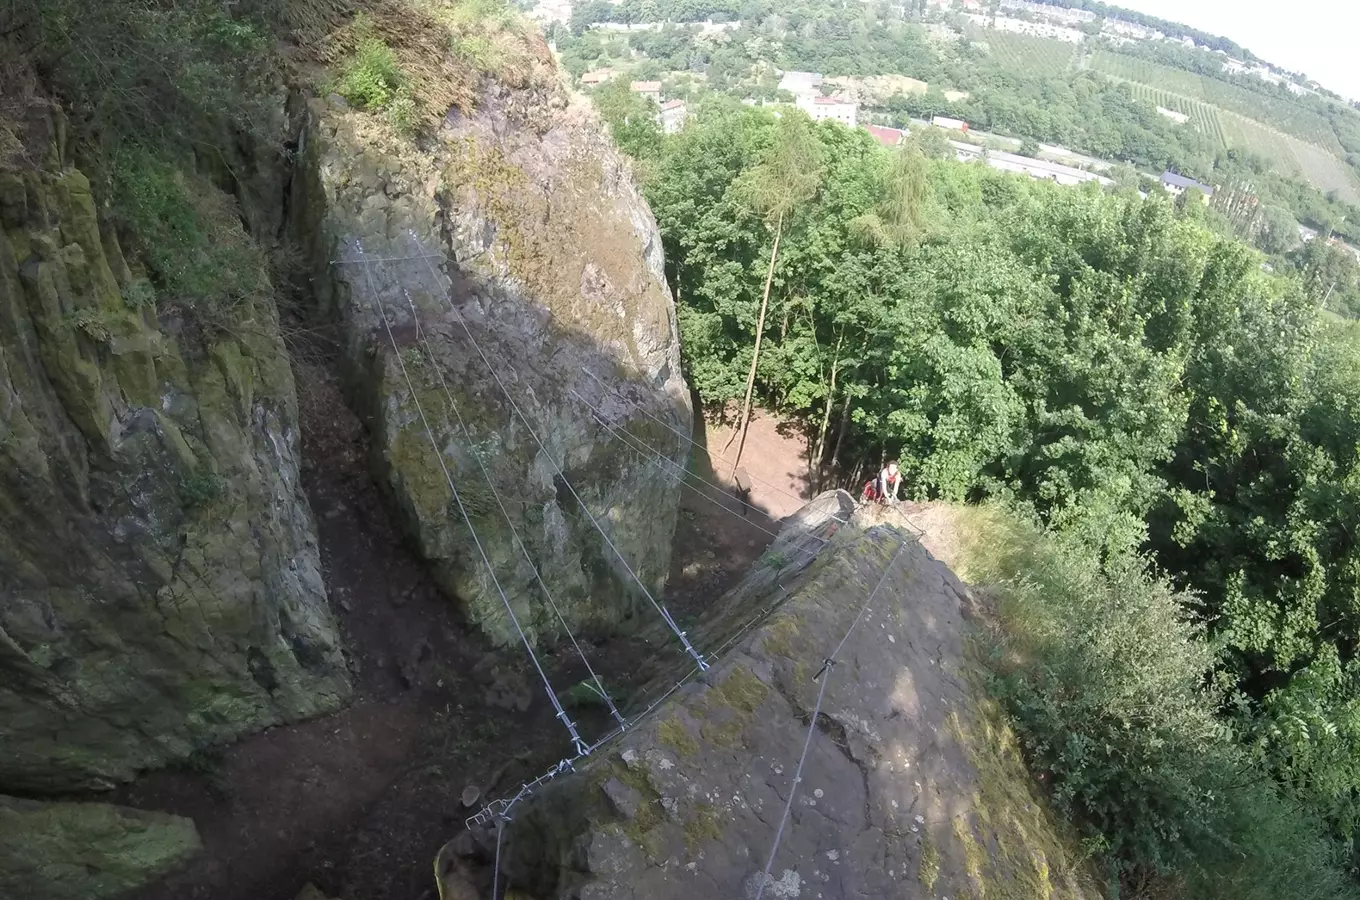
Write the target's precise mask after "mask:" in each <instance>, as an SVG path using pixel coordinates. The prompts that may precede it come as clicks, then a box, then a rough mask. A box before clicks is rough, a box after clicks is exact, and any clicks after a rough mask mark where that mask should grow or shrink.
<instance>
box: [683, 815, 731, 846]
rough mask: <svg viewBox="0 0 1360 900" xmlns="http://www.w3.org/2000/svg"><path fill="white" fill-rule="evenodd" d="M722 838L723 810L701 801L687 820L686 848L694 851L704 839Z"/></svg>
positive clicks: (715, 839) (714, 839)
mask: <svg viewBox="0 0 1360 900" xmlns="http://www.w3.org/2000/svg"><path fill="white" fill-rule="evenodd" d="M721 839H722V814H721V811H720V810H719V809H718V808H717V807H716V806H713V805H712V804H710V803H700V804H699V805H697V806H696V807H695V808H694V814H693V815H692V816H691V817H690V818H688V819H686V820H685V849H686V850H688V851H690V853H693V852H694V851H695V850H697V849H698V848H699V845H701V844H702V843H703V842H704V841H717V840H721Z"/></svg>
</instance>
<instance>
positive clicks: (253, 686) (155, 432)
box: [0, 121, 349, 791]
mask: <svg viewBox="0 0 1360 900" xmlns="http://www.w3.org/2000/svg"><path fill="white" fill-rule="evenodd" d="M56 124H58V125H59V121H58V122H57V123H56ZM52 134H53V138H52V143H51V146H50V148H49V153H48V154H47V158H46V161H45V162H44V164H43V165H42V166H41V167H37V168H31V169H28V170H24V171H9V172H3V173H0V747H3V748H4V751H3V752H2V753H0V788H7V789H10V790H23V791H49V790H64V789H72V788H78V787H86V788H88V787H105V786H108V785H109V784H110V783H112V782H115V781H118V780H121V779H126V778H129V777H131V776H132V775H133V774H134V773H135V772H136V771H137V770H138V769H141V768H145V767H151V766H156V765H159V764H163V763H165V762H166V761H168V760H171V759H175V758H181V757H185V756H188V755H189V754H191V753H192V752H193V751H194V750H196V749H198V748H200V747H203V746H205V745H209V744H212V743H217V742H221V741H226V740H230V739H232V738H235V737H237V736H239V735H241V734H243V733H246V732H249V731H252V730H255V729H258V728H261V727H264V726H266V725H269V724H271V723H276V722H281V721H289V720H294V719H298V718H301V717H305V716H309V715H313V714H316V713H319V712H323V711H326V710H330V709H334V708H336V707H337V706H338V705H339V703H340V702H341V701H342V699H343V698H344V697H345V696H346V695H347V693H348V690H349V686H348V685H349V682H348V675H347V671H346V667H345V664H344V661H343V659H342V657H341V654H340V650H339V639H338V635H337V627H336V623H335V621H334V619H333V617H332V615H331V613H330V611H329V607H328V605H327V601H326V594H325V590H324V587H323V585H322V580H321V574H320V561H319V556H318V549H317V540H316V535H315V526H314V522H313V520H312V516H311V512H310V510H309V508H308V505H307V501H306V499H305V497H304V495H303V493H302V489H301V486H300V484H299V480H298V434H297V411H296V402H295V397H294V394H293V379H292V374H291V371H290V369H289V364H288V358H287V354H286V352H285V349H284V346H283V342H282V340H281V339H280V336H279V330H278V323H277V320H276V314H275V311H274V309H273V306H272V303H261V304H244V305H243V306H242V307H241V308H240V309H238V310H236V316H237V318H236V319H235V321H234V325H235V326H236V327H233V328H231V329H230V330H229V331H228V332H225V333H221V334H218V335H217V336H215V337H212V338H204V339H201V340H199V339H196V340H193V341H190V340H188V339H187V338H184V339H182V338H181V335H180V332H179V330H178V329H177V328H176V327H174V323H171V324H165V323H162V321H161V320H160V319H159V318H158V312H164V311H158V309H157V305H156V303H155V302H154V300H153V299H152V298H151V295H150V291H149V287H148V284H147V282H146V280H145V278H144V276H142V275H141V274H140V272H141V270H140V268H139V266H138V264H137V262H136V260H135V259H130V258H125V256H124V253H123V252H122V250H121V249H120V246H119V241H118V239H117V238H116V237H115V235H114V233H113V232H112V231H111V230H110V229H109V228H108V227H107V225H108V223H107V222H105V221H102V220H101V216H100V214H99V213H98V212H97V210H98V208H99V203H98V202H97V200H96V197H95V196H94V195H93V192H92V190H91V186H90V182H89V180H88V179H87V178H86V177H85V175H83V174H82V173H81V172H80V171H78V170H77V169H76V168H74V167H73V166H72V165H71V164H70V162H69V160H68V159H67V157H66V156H65V152H64V151H65V148H64V146H63V145H62V140H61V129H60V128H59V127H58V128H53V129H52ZM237 227H238V228H239V226H237Z"/></svg>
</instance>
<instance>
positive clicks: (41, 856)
mask: <svg viewBox="0 0 1360 900" xmlns="http://www.w3.org/2000/svg"><path fill="white" fill-rule="evenodd" d="M200 849H202V844H201V842H200V841H199V837H198V831H197V829H196V828H194V823H193V822H192V821H190V820H189V819H185V818H181V817H179V816H171V815H166V814H164V813H156V812H145V811H143V810H138V809H128V808H126V807H121V806H112V805H109V804H107V803H41V802H37V801H32V800H20V799H16V798H12V797H4V796H0V897H13V898H15V900H19V898H34V900H36V898H42V900H104V898H113V897H119V896H123V895H125V894H126V893H127V892H129V891H133V890H136V889H137V888H140V887H142V886H144V885H146V884H148V883H149V882H151V881H154V880H155V879H156V878H158V877H160V876H161V875H164V874H166V873H167V872H170V871H171V870H173V869H175V868H176V867H177V866H179V865H181V864H183V863H184V862H186V861H187V860H188V859H189V858H190V857H192V856H193V855H194V854H195V853H197V852H198V851H199V850H200Z"/></svg>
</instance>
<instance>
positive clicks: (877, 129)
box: [864, 125, 907, 147]
mask: <svg viewBox="0 0 1360 900" xmlns="http://www.w3.org/2000/svg"><path fill="white" fill-rule="evenodd" d="M864 130H865V131H867V132H869V134H871V135H873V138H874V140H876V141H878V142H879V143H880V144H882V145H883V146H885V147H896V146H897V145H899V144H901V143H902V142H903V141H905V140H906V139H907V133H906V132H905V131H903V130H902V129H900V128H888V127H886V126H883V125H865V126H864Z"/></svg>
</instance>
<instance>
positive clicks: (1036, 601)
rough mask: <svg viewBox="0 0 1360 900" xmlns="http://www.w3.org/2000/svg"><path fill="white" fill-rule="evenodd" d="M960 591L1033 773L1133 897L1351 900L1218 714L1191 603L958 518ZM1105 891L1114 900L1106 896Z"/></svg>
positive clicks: (1093, 561) (1091, 561) (1138, 576)
mask: <svg viewBox="0 0 1360 900" xmlns="http://www.w3.org/2000/svg"><path fill="white" fill-rule="evenodd" d="M966 518H967V521H968V523H969V527H968V528H967V529H965V531H966V533H967V537H966V539H965V541H964V557H965V560H966V563H967V565H966V567H965V568H966V577H968V578H969V580H971V581H973V582H974V583H981V584H986V585H988V586H989V588H991V589H992V591H993V592H994V594H995V598H996V601H997V610H996V620H995V622H994V624H993V627H992V628H990V629H989V630H988V632H987V640H986V641H985V646H986V649H987V651H988V653H987V661H988V665H989V669H990V673H991V679H990V683H991V687H992V689H993V691H994V693H995V695H996V696H997V698H998V699H999V700H1001V701H1002V702H1003V704H1004V705H1005V706H1006V708H1007V710H1008V711H1009V713H1010V715H1011V716H1012V717H1013V719H1014V722H1015V725H1016V728H1017V731H1018V732H1019V734H1020V735H1021V738H1022V741H1023V743H1024V746H1025V749H1026V753H1027V756H1028V758H1029V761H1030V765H1031V768H1033V769H1034V770H1036V772H1038V773H1040V774H1042V775H1043V776H1045V779H1046V780H1047V781H1048V782H1049V783H1050V784H1051V786H1052V789H1053V800H1054V803H1055V806H1056V807H1057V808H1058V810H1059V811H1060V812H1063V813H1065V814H1066V815H1068V816H1069V817H1070V818H1071V819H1072V821H1073V822H1074V823H1075V824H1077V825H1078V827H1079V828H1080V829H1082V831H1083V832H1084V833H1085V835H1086V844H1087V846H1088V847H1090V848H1094V849H1096V850H1097V852H1098V855H1099V856H1100V857H1102V858H1103V862H1104V864H1105V865H1106V867H1107V871H1108V872H1109V874H1110V877H1111V888H1112V889H1114V888H1118V887H1123V888H1124V889H1126V890H1131V892H1132V893H1133V894H1135V895H1137V894H1142V893H1144V892H1146V891H1148V890H1149V887H1148V886H1149V885H1153V884H1156V885H1159V886H1160V887H1162V888H1165V887H1166V886H1167V885H1174V884H1180V885H1183V886H1184V890H1185V892H1186V895H1187V896H1194V897H1203V898H1212V897H1223V898H1229V897H1231V898H1234V900H1247V898H1258V897H1259V898H1261V900H1278V898H1280V897H1285V896H1288V897H1309V898H1324V897H1333V898H1338V897H1347V896H1353V895H1354V892H1353V891H1351V890H1350V888H1348V887H1347V886H1346V884H1345V881H1344V878H1343V877H1342V875H1341V871H1340V868H1339V866H1338V865H1337V857H1336V852H1337V848H1336V846H1335V845H1334V844H1333V843H1331V842H1329V841H1327V840H1325V839H1324V838H1323V837H1322V830H1321V827H1320V823H1318V822H1317V821H1315V820H1314V819H1312V818H1310V817H1308V816H1307V815H1305V814H1303V813H1302V812H1300V811H1299V810H1297V809H1296V808H1295V807H1294V806H1293V805H1291V804H1289V803H1287V802H1286V801H1285V800H1284V799H1283V798H1282V797H1281V795H1280V792H1279V790H1278V789H1277V788H1276V786H1275V785H1274V784H1273V783H1272V782H1271V781H1270V780H1269V779H1268V778H1267V777H1266V776H1265V775H1264V774H1263V772H1262V770H1261V769H1260V768H1259V767H1258V766H1257V765H1256V764H1255V762H1254V761H1253V760H1252V759H1251V758H1250V757H1249V756H1248V755H1247V754H1246V753H1245V752H1244V751H1243V750H1242V748H1241V746H1240V745H1239V744H1238V743H1237V742H1236V740H1235V739H1234V736H1233V735H1232V734H1231V733H1230V731H1229V730H1228V729H1227V728H1226V727H1225V726H1224V725H1223V724H1222V723H1221V721H1220V719H1219V718H1218V716H1217V711H1218V709H1219V708H1220V705H1221V704H1222V703H1223V702H1224V701H1225V699H1226V698H1225V697H1224V696H1222V694H1221V692H1219V691H1216V690H1214V689H1213V688H1212V687H1210V686H1208V685H1210V684H1211V682H1210V679H1209V674H1210V672H1211V669H1212V667H1213V664H1214V661H1215V658H1214V653H1213V650H1212V648H1211V647H1210V646H1209V644H1208V643H1207V642H1206V641H1205V640H1204V635H1203V633H1202V629H1200V628H1199V627H1198V626H1197V625H1195V624H1193V623H1191V622H1189V621H1188V620H1187V619H1186V618H1185V614H1184V610H1185V609H1187V608H1190V605H1189V600H1190V598H1188V597H1186V596H1184V595H1182V594H1179V593H1177V592H1176V591H1175V590H1174V589H1172V588H1171V587H1170V586H1169V585H1168V584H1167V583H1166V582H1165V581H1163V580H1161V579H1160V578H1157V577H1155V576H1153V575H1151V574H1150V573H1149V571H1148V568H1147V566H1146V564H1145V562H1144V561H1143V560H1142V559H1141V558H1139V557H1137V556H1135V555H1133V554H1128V553H1125V554H1122V555H1113V556H1111V557H1110V558H1108V559H1106V561H1105V563H1104V565H1103V566H1102V564H1101V562H1100V560H1099V559H1098V558H1097V556H1096V554H1095V553H1094V552H1093V551H1092V550H1090V549H1088V547H1087V545H1084V544H1078V543H1076V542H1071V541H1067V540H1064V539H1061V538H1057V537H1054V536H1052V535H1049V534H1044V533H1042V532H1040V531H1039V530H1038V529H1037V528H1034V527H1032V526H1028V525H1025V524H1023V523H1022V522H1020V521H1019V520H1018V519H1016V518H1014V517H1013V516H1011V515H1010V514H1007V513H1002V512H1000V511H997V510H983V511H976V512H970V513H968V514H967V517H966ZM1112 893H1113V890H1112Z"/></svg>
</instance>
